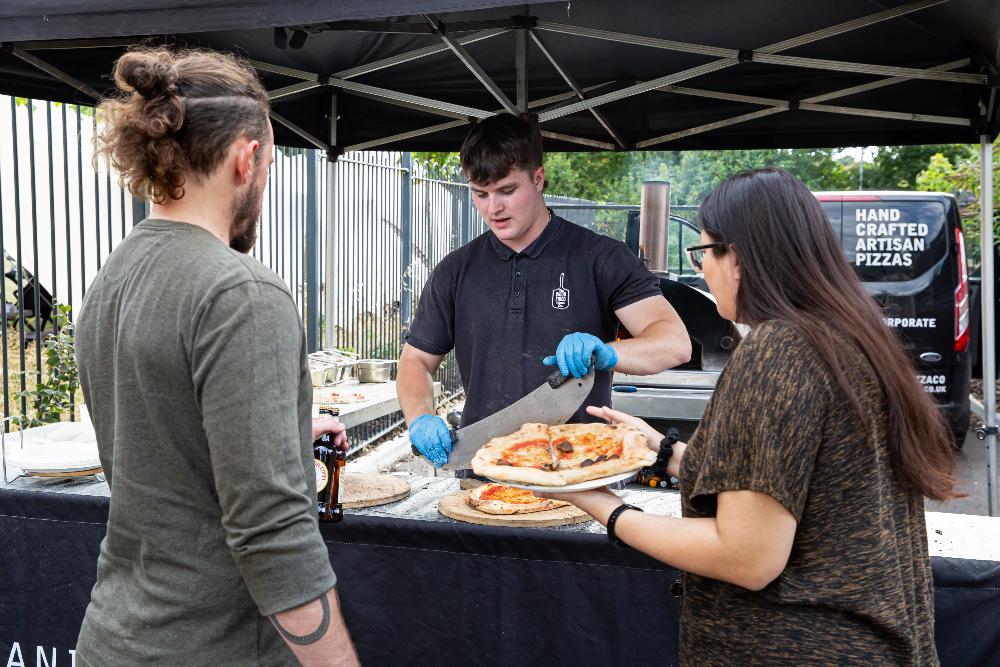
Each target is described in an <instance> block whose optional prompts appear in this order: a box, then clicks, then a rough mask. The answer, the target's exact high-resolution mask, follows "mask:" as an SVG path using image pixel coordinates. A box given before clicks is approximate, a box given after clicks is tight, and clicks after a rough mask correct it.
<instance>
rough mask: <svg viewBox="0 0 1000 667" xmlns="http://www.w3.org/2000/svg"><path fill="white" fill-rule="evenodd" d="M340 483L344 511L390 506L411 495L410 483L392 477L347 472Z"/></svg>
mask: <svg viewBox="0 0 1000 667" xmlns="http://www.w3.org/2000/svg"><path fill="white" fill-rule="evenodd" d="M340 481H341V484H343V485H344V490H343V491H342V494H343V495H342V496H341V502H343V503H344V509H354V508H357V507H374V506H375V505H388V504H389V503H394V502H396V501H397V500H402V499H403V498H406V497H407V496H409V495H410V483H409V482H407V481H406V480H405V479H400V478H399V477H394V476H392V475H367V474H362V473H356V472H345V473H341V478H340ZM470 509H471V508H470Z"/></svg>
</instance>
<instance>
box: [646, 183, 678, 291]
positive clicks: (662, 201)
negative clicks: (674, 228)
mask: <svg viewBox="0 0 1000 667" xmlns="http://www.w3.org/2000/svg"><path fill="white" fill-rule="evenodd" d="M669 226H670V183H669V182H667V181H644V182H643V184H642V201H641V202H640V211H639V257H640V258H641V259H642V260H643V261H644V262H646V267H647V268H648V269H649V270H650V271H663V272H666V271H667V250H668V247H669V242H668V239H667V232H668V229H669Z"/></svg>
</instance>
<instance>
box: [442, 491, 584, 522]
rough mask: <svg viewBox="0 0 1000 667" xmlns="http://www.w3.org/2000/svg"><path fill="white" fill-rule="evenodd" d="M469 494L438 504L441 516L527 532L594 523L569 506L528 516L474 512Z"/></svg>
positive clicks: (458, 494)
mask: <svg viewBox="0 0 1000 667" xmlns="http://www.w3.org/2000/svg"><path fill="white" fill-rule="evenodd" d="M468 495H469V492H468V491H456V492H455V493H449V494H448V495H447V496H443V497H441V498H440V499H439V500H438V512H440V513H441V514H443V515H445V516H446V517H448V518H449V519H455V520H457V521H465V522H466V523H478V524H479V525H482V526H515V527H522V528H524V527H527V528H548V527H551V526H568V525H569V524H572V523H583V522H584V521H593V520H594V517H592V516H590V515H589V514H587V513H586V512H584V511H583V510H582V509H580V508H578V507H574V506H573V505H567V506H565V507H557V508H555V509H553V510H542V511H541V512H530V513H528V514H487V513H486V512H480V511H479V510H477V509H474V508H472V507H471V506H470V505H469V502H468V500H466V498H467V496H468Z"/></svg>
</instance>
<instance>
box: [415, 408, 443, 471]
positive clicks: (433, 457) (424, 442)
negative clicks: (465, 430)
mask: <svg viewBox="0 0 1000 667" xmlns="http://www.w3.org/2000/svg"><path fill="white" fill-rule="evenodd" d="M410 443H411V444H412V445H414V446H415V447H416V448H417V449H419V450H420V453H421V454H423V455H424V456H426V457H427V460H428V461H430V462H431V463H433V464H434V465H436V466H437V467H438V468H440V467H441V466H443V465H444V464H445V463H447V462H448V453H449V452H451V432H450V431H448V426H447V425H446V424H445V423H444V420H443V419H441V418H440V417H438V416H437V415H420V416H419V417H417V418H416V419H414V420H413V421H412V422H410Z"/></svg>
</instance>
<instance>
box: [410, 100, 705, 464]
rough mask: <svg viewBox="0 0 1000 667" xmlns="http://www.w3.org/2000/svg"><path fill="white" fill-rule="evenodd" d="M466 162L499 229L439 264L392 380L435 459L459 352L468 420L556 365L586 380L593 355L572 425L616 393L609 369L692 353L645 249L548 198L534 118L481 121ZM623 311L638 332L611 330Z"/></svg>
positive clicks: (443, 458)
mask: <svg viewBox="0 0 1000 667" xmlns="http://www.w3.org/2000/svg"><path fill="white" fill-rule="evenodd" d="M461 162H462V169H463V171H464V172H465V175H466V177H467V178H468V179H469V184H470V186H471V188H472V197H473V201H474V202H475V204H476V208H477V209H478V210H479V214H480V215H481V216H482V217H483V220H484V221H485V222H486V225H487V226H488V227H489V231H488V232H486V233H484V234H481V235H480V236H479V237H478V238H476V239H474V240H473V241H471V242H470V243H468V244H466V245H464V246H462V247H461V248H459V249H458V250H455V251H453V252H451V253H450V254H449V255H448V256H447V257H445V258H444V259H443V260H441V262H440V263H439V264H438V265H437V267H435V269H434V271H433V273H432V274H431V276H430V279H429V280H428V282H427V285H426V286H425V287H424V290H423V292H422V294H421V296H420V303H419V305H418V307H417V312H416V316H415V317H414V319H413V324H412V325H411V326H410V328H409V330H408V331H407V334H406V345H405V346H404V347H403V353H402V355H401V356H400V358H399V377H398V379H397V384H396V386H397V391H398V393H399V403H400V406H401V407H402V410H403V415H404V416H405V417H406V421H407V423H408V424H409V427H410V441H411V442H412V443H413V444H414V445H415V446H416V447H417V449H419V450H420V452H421V453H422V454H423V455H424V456H425V457H426V458H427V459H428V460H430V461H431V462H432V463H434V464H435V465H437V466H441V465H443V464H444V463H445V462H447V460H448V454H449V452H450V451H451V438H450V437H449V434H448V427H447V426H445V423H444V420H442V419H441V418H440V417H438V416H436V415H435V414H434V404H433V398H434V395H433V384H432V379H433V377H434V373H435V371H436V370H437V368H438V366H439V365H440V363H441V360H442V359H443V358H444V355H446V354H447V353H448V352H450V351H451V350H452V349H454V350H455V357H456V359H457V361H458V367H459V371H460V372H461V375H462V384H463V386H464V388H465V393H466V401H465V409H464V410H463V411H462V425H463V426H466V425H469V424H472V423H475V422H477V421H479V420H480V419H483V418H484V417H488V416H489V415H491V414H493V413H495V412H498V411H499V410H502V409H503V408H505V407H507V406H508V405H510V404H512V403H514V402H516V401H517V400H518V399H520V398H522V397H523V396H525V395H527V394H528V393H530V392H532V391H534V390H535V389H536V388H538V387H539V386H541V384H542V383H543V382H545V379H546V377H547V376H548V375H549V374H550V373H551V372H552V369H551V368H549V366H558V367H559V370H560V371H562V373H563V375H567V376H568V375H570V374H572V375H573V376H574V377H578V378H579V377H582V376H583V375H585V374H586V373H587V372H588V371H589V370H590V365H591V355H596V364H595V365H596V368H597V373H596V378H595V380H594V388H593V390H592V391H591V392H590V396H588V397H587V400H586V401H585V402H584V404H583V405H582V406H581V407H580V409H579V410H578V411H577V412H576V413H575V414H574V415H573V416H572V417H571V418H570V422H588V421H596V420H597V419H596V418H595V417H593V416H591V415H590V414H588V413H587V411H586V408H587V406H597V407H600V406H604V405H610V404H611V375H612V371H620V372H623V373H634V374H638V375H650V374H653V373H659V372H661V371H663V370H666V369H667V368H672V367H673V366H676V365H678V364H682V363H685V362H687V361H688V360H689V359H690V358H691V341H690V339H689V338H688V335H687V330H686V329H685V328H684V324H683V323H682V322H681V320H680V318H679V317H678V316H677V313H676V312H674V309H673V308H672V307H671V306H670V304H669V303H667V301H666V299H664V298H663V295H662V293H661V292H660V287H659V280H658V279H657V278H656V277H655V276H653V274H652V273H651V272H650V271H649V269H647V268H646V266H645V265H644V264H643V263H642V262H641V261H640V260H639V258H637V257H636V256H635V255H633V254H632V253H630V252H629V250H628V248H627V247H626V246H625V244H624V243H621V242H619V241H616V240H614V239H612V238H609V237H607V236H601V235H599V234H595V233H594V232H592V231H589V230H587V229H584V228H583V227H579V226H577V225H574V224H573V223H571V222H569V221H567V220H564V219H562V218H560V217H559V216H557V215H553V214H552V211H550V210H549V209H548V208H547V207H546V206H545V200H544V199H543V198H542V191H543V190H544V189H545V167H543V166H542V134H541V130H540V129H539V127H538V123H537V122H536V121H535V120H534V119H533V118H532V117H531V116H527V115H522V116H513V115H510V114H500V115H497V116H492V117H490V118H487V119H486V120H484V121H482V122H480V123H479V124H477V125H475V126H473V128H472V130H471V131H470V132H469V134H468V136H467V137H466V139H465V143H464V144H463V145H462V152H461ZM619 322H621V324H622V325H624V327H625V328H626V329H627V330H628V331H629V333H630V334H632V338H631V339H629V340H623V341H616V340H615V338H616V335H615V334H616V331H617V326H618V323H619ZM458 472H459V476H460V477H462V476H465V477H471V476H473V475H471V474H470V473H471V471H468V470H460V471H458Z"/></svg>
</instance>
